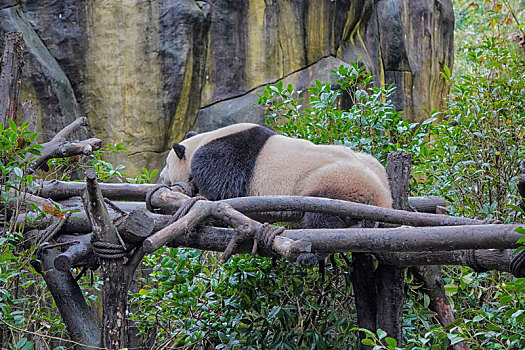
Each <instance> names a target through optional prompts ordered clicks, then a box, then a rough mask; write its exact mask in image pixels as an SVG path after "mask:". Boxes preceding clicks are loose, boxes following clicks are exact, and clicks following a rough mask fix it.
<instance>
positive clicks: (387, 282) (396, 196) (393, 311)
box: [374, 153, 412, 347]
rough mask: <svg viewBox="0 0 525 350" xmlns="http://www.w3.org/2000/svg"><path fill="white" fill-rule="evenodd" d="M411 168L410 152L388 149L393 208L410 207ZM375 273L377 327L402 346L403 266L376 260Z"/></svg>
mask: <svg viewBox="0 0 525 350" xmlns="http://www.w3.org/2000/svg"><path fill="white" fill-rule="evenodd" d="M411 170H412V155H411V154H410V153H390V154H389V155H388V160H387V166H386V172H387V176H388V182H389V183H390V191H391V193H392V201H393V202H392V207H393V208H394V209H399V210H410V207H409V205H408V192H409V190H410V174H411ZM374 277H375V284H376V289H377V322H376V328H378V329H379V328H381V329H382V330H384V331H385V332H387V333H388V334H389V335H390V336H391V337H392V338H394V339H395V340H396V341H397V344H398V346H399V347H401V345H402V344H401V341H402V330H401V326H402V320H403V303H404V300H405V293H404V285H405V268H403V267H397V266H394V265H388V264H384V263H379V265H378V267H377V269H376V271H375V276H374Z"/></svg>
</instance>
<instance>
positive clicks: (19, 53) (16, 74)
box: [0, 32, 25, 125]
mask: <svg viewBox="0 0 525 350" xmlns="http://www.w3.org/2000/svg"><path fill="white" fill-rule="evenodd" d="M24 50H25V43H24V36H23V34H22V32H9V33H6V34H5V36H4V53H3V55H2V61H1V62H0V123H4V125H7V121H8V120H14V119H15V117H16V113H17V109H18V99H19V96H20V84H21V81H22V80H21V78H22V67H23V66H24Z"/></svg>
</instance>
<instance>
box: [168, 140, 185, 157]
mask: <svg viewBox="0 0 525 350" xmlns="http://www.w3.org/2000/svg"><path fill="white" fill-rule="evenodd" d="M171 147H172V148H173V150H174V151H175V154H176V155H177V157H179V159H184V157H185V155H186V147H184V145H181V144H180V143H177V142H173V143H172V144H171Z"/></svg>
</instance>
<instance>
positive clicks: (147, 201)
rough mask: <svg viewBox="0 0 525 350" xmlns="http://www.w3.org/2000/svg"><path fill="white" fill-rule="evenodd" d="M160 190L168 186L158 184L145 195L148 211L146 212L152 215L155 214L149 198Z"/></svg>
mask: <svg viewBox="0 0 525 350" xmlns="http://www.w3.org/2000/svg"><path fill="white" fill-rule="evenodd" d="M161 188H170V187H169V186H168V185H164V184H158V185H155V186H154V187H152V188H151V189H150V190H149V191H148V193H146V209H148V211H150V212H152V213H154V212H155V208H154V207H153V205H152V204H151V197H153V194H154V193H155V192H157V191H158V190H159V189H161Z"/></svg>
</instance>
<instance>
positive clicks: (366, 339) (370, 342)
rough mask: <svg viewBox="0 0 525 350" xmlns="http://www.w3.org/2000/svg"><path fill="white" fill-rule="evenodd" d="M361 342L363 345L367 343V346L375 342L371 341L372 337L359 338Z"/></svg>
mask: <svg viewBox="0 0 525 350" xmlns="http://www.w3.org/2000/svg"><path fill="white" fill-rule="evenodd" d="M361 344H363V345H369V346H374V345H376V342H375V341H373V340H372V339H369V338H365V339H363V340H361Z"/></svg>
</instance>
